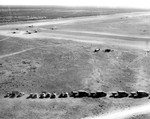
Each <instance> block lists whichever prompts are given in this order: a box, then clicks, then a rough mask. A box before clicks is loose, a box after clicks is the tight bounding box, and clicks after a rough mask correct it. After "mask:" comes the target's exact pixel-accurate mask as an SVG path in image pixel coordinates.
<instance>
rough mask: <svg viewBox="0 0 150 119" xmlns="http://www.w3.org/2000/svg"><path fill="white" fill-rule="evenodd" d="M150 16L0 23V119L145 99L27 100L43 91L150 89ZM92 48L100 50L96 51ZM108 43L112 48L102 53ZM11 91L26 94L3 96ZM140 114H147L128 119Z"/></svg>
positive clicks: (64, 116)
mask: <svg viewBox="0 0 150 119" xmlns="http://www.w3.org/2000/svg"><path fill="white" fill-rule="evenodd" d="M149 16H150V12H135V13H134V12H133V13H119V14H110V15H104V16H96V17H82V18H64V19H60V20H58V19H57V20H43V21H37V22H36V21H34V22H31V23H22V24H19V23H16V24H12V25H11V24H9V25H1V26H0V119H81V118H84V117H88V116H94V115H99V114H104V113H109V112H111V111H113V110H116V109H124V108H127V107H131V106H135V105H140V104H143V103H146V102H149V99H148V98H143V99H129V98H123V99H113V98H109V97H105V98H98V99H92V98H71V97H69V98H67V99H26V97H27V95H28V94H30V93H40V92H41V91H47V92H56V93H61V92H69V91H73V90H87V91H104V92H106V93H107V94H110V93H111V92H113V91H120V90H121V91H127V92H129V93H130V92H132V91H138V90H144V91H147V92H149V91H150V80H149V79H150V67H149V66H150V54H149V53H146V51H145V49H148V48H149V38H150V36H149V35H150V29H149V20H150V17H149ZM30 25H33V27H32V28H30V27H29V26H30ZM16 28H18V30H16ZM53 28H54V29H53ZM35 30H37V33H35ZM27 31H29V32H30V33H31V34H28V32H27ZM13 32H15V33H13ZM96 48H100V51H99V52H96V53H95V52H93V51H94V50H95V49H96ZM107 48H108V49H112V50H113V52H109V53H107V52H104V50H105V49H107ZM14 90H17V91H21V92H25V94H26V95H25V96H23V97H21V98H17V99H16V98H14V99H6V98H3V96H4V95H5V94H6V93H7V92H8V91H14ZM141 118H142V119H149V118H150V116H149V115H147V114H146V115H142V116H140V117H138V116H137V117H136V116H135V117H132V118H130V119H141Z"/></svg>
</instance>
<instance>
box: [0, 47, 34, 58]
mask: <svg viewBox="0 0 150 119" xmlns="http://www.w3.org/2000/svg"><path fill="white" fill-rule="evenodd" d="M33 49H35V48H29V49H25V50H22V51H19V52H14V53H11V54H6V55H1V56H0V59H1V58H4V57H9V56H13V55H17V54H21V53H23V52H27V51H31V50H33Z"/></svg>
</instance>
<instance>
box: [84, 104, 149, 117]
mask: <svg viewBox="0 0 150 119" xmlns="http://www.w3.org/2000/svg"><path fill="white" fill-rule="evenodd" d="M141 114H150V103H146V104H143V105H139V106H135V107H130V108H126V109H122V110H116V111H114V112H111V113H107V114H103V115H99V116H95V117H87V118H82V119H124V118H129V117H131V116H133V115H141Z"/></svg>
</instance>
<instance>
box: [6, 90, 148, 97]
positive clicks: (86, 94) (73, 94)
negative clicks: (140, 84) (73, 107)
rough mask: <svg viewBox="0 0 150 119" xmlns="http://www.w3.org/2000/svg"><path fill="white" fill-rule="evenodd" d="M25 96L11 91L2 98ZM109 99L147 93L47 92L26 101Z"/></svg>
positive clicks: (138, 95) (146, 95) (141, 95)
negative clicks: (85, 98)
mask: <svg viewBox="0 0 150 119" xmlns="http://www.w3.org/2000/svg"><path fill="white" fill-rule="evenodd" d="M23 95H25V93H23V92H18V91H12V92H11V93H10V92H8V93H7V94H6V95H5V96H4V98H19V97H22V96H23ZM107 96H108V97H110V98H126V97H129V98H144V97H149V93H148V92H145V91H137V92H131V93H127V92H125V91H117V92H112V93H111V94H110V95H107V93H105V92H102V91H96V92H88V91H84V90H79V91H71V92H62V93H60V94H56V93H49V92H42V93H40V94H38V93H30V94H29V95H28V96H27V97H26V99H36V98H39V99H44V98H50V99H54V98H68V97H73V98H83V97H91V98H102V97H107Z"/></svg>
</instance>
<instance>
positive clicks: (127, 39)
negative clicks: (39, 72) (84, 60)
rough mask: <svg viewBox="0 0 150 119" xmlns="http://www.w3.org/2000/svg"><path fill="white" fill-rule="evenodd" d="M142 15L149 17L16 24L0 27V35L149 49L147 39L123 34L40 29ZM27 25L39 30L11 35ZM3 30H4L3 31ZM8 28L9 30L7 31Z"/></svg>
mask: <svg viewBox="0 0 150 119" xmlns="http://www.w3.org/2000/svg"><path fill="white" fill-rule="evenodd" d="M142 15H150V12H136V13H122V14H115V15H104V16H95V17H82V18H72V19H71V18H68V19H57V20H48V21H41V22H39V21H38V22H35V23H26V24H16V25H14V24H13V25H5V26H0V35H3V36H7V37H19V38H29V39H32V38H33V39H34V38H48V39H49V38H55V39H60V40H71V41H76V42H83V43H90V44H92V43H93V44H102V43H103V44H110V45H117V46H121V47H122V46H124V47H130V48H138V49H147V48H150V47H149V46H147V41H148V40H149V37H145V36H143V37H142V36H130V35H124V34H113V33H107V32H105V33H103V32H95V31H77V30H70V31H67V30H59V29H58V30H51V31H50V30H49V29H46V28H42V26H44V25H52V24H57V25H60V24H63V25H64V24H73V23H74V22H81V21H91V20H106V19H114V18H118V17H122V16H128V17H136V16H142ZM28 25H34V26H38V28H39V29H40V30H41V31H40V32H38V33H32V34H26V31H25V30H23V29H21V30H19V31H17V33H16V34H13V33H12V30H11V29H13V28H16V27H20V28H24V29H25V28H26V27H27V26H28ZM3 28H4V29H3ZM8 28H9V29H8Z"/></svg>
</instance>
